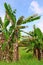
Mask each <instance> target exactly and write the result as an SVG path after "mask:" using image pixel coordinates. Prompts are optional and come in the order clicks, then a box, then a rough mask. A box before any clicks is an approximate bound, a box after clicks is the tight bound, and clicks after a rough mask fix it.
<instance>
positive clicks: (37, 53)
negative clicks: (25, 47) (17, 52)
mask: <svg viewBox="0 0 43 65" xmlns="http://www.w3.org/2000/svg"><path fill="white" fill-rule="evenodd" d="M36 57H37V58H38V60H41V53H40V49H39V48H36Z"/></svg>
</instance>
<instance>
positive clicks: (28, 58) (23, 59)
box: [0, 47, 43, 65]
mask: <svg viewBox="0 0 43 65" xmlns="http://www.w3.org/2000/svg"><path fill="white" fill-rule="evenodd" d="M19 52H20V53H19V54H20V55H19V56H20V59H19V61H16V62H5V61H0V65H43V60H41V61H38V60H37V58H35V57H34V56H33V54H32V53H31V52H29V53H26V51H25V50H24V47H20V48H19Z"/></svg>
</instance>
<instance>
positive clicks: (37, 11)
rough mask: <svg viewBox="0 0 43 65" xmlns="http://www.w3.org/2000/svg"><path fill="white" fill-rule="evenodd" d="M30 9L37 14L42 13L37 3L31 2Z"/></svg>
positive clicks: (42, 9)
mask: <svg viewBox="0 0 43 65" xmlns="http://www.w3.org/2000/svg"><path fill="white" fill-rule="evenodd" d="M30 9H31V10H32V11H33V12H35V13H38V14H42V13H43V8H42V7H40V6H39V4H38V2H37V1H34V0H33V1H32V2H31V4H30Z"/></svg>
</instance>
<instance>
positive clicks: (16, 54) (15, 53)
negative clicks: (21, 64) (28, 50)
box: [13, 43, 19, 61]
mask: <svg viewBox="0 0 43 65" xmlns="http://www.w3.org/2000/svg"><path fill="white" fill-rule="evenodd" d="M17 60H19V49H18V43H15V44H13V61H17Z"/></svg>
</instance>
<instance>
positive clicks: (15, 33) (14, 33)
mask: <svg viewBox="0 0 43 65" xmlns="http://www.w3.org/2000/svg"><path fill="white" fill-rule="evenodd" d="M4 7H5V10H6V13H7V19H8V20H9V21H10V22H12V25H11V26H10V29H9V34H10V37H9V39H8V41H7V43H10V41H11V40H12V39H14V40H15V41H14V40H13V43H15V44H13V49H14V52H13V60H18V59H19V54H18V39H19V37H20V35H19V34H20V32H21V29H24V28H26V26H22V24H26V23H28V22H31V21H34V20H38V19H40V16H38V15H32V16H30V17H28V18H26V19H24V16H21V17H20V18H19V19H18V21H16V16H15V11H12V9H11V7H10V5H7V3H4ZM8 23H9V22H8Z"/></svg>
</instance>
